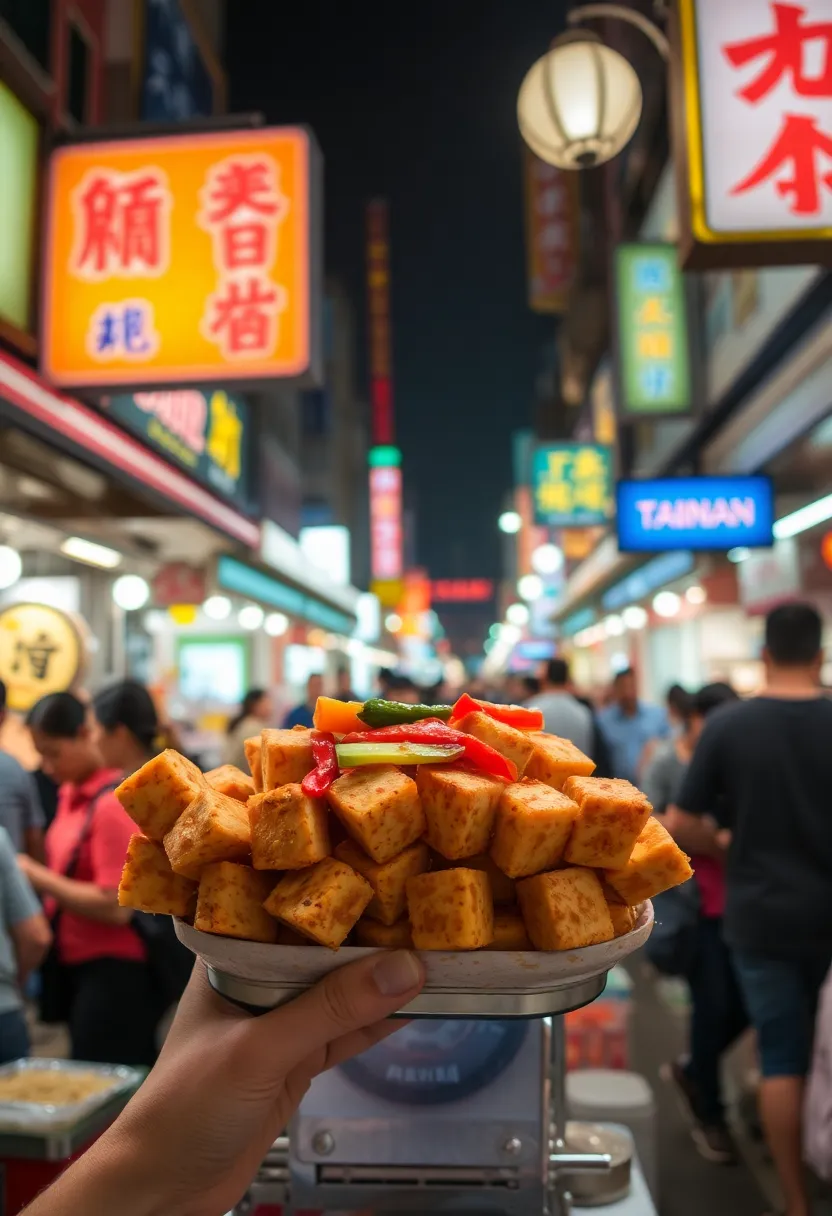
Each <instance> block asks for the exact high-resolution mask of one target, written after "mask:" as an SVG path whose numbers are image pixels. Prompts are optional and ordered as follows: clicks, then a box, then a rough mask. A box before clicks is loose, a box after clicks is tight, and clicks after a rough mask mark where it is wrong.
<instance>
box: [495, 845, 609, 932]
mask: <svg viewBox="0 0 832 1216" xmlns="http://www.w3.org/2000/svg"><path fill="white" fill-rule="evenodd" d="M517 898H518V900H519V902H520V911H521V912H522V914H523V920H524V921H525V923H526V930H527V931H528V934H529V937H530V938H531V939H532V942H533V943H534V945H535V947H536V949H538V950H579V949H580V948H581V947H582V946H594V945H597V944H598V943H599V942H608V941H611V940H612V938H613V937H614V936H615V933H614V930H613V927H612V919H611V917H610V912H609V908H608V907H607V901H606V900H605V899H604V892H603V891H602V890H601V883H600V881H599V879H598V875H597V874H595V873H594V872H593V871H592V870H585V869H580V868H578V867H577V866H576V867H574V868H573V869H568V870H552V871H551V872H550V873H548V874H536V875H535V876H534V877H533V878H524V879H523V881H522V882H518V884H517Z"/></svg>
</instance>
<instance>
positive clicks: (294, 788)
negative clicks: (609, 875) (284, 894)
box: [248, 783, 330, 870]
mask: <svg viewBox="0 0 832 1216" xmlns="http://www.w3.org/2000/svg"><path fill="white" fill-rule="evenodd" d="M248 819H249V824H250V826H251V864H252V865H253V866H254V868H255V870H302V869H303V868H304V866H313V865H315V863H316V862H318V861H323V859H324V858H325V857H328V856H329V854H330V844H329V811H328V810H327V806H326V803H325V802H323V801H322V800H321V799H320V798H309V797H307V795H306V794H304V792H303V788H302V787H301V786H300V785H297V784H295V783H292V784H291V785H282V786H281V787H280V789H277V790H269V791H268V792H267V793H264V794H255V795H254V797H253V798H250V799H249V801H248Z"/></svg>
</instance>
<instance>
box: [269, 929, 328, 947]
mask: <svg viewBox="0 0 832 1216" xmlns="http://www.w3.org/2000/svg"><path fill="white" fill-rule="evenodd" d="M277 944H278V946H303V947H304V948H308V947H310V946H317V945H318V943H317V942H313V941H311V939H310V938H308V937H304V936H303V934H302V933H298V932H297V931H296V930H295V929H290V928H289V926H288V925H281V924H280V923H278V926H277Z"/></svg>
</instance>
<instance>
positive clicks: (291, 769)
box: [261, 728, 315, 790]
mask: <svg viewBox="0 0 832 1216" xmlns="http://www.w3.org/2000/svg"><path fill="white" fill-rule="evenodd" d="M261 738H262V741H263V742H262V752H261V762H262V765H263V789H264V790H276V789H279V788H280V786H281V785H289V784H291V783H292V782H295V781H303V779H304V777H305V776H306V774H307V773H311V772H312V769H313V768H314V767H315V762H314V760H313V759H312V731H311V730H306V729H305V728H301V729H300V730H264V731H263V734H262V736H261Z"/></svg>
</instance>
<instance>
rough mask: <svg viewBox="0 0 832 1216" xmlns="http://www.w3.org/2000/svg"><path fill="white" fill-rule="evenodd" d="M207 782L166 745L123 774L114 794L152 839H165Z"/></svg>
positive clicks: (195, 767) (145, 833)
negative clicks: (138, 766) (129, 773)
mask: <svg viewBox="0 0 832 1216" xmlns="http://www.w3.org/2000/svg"><path fill="white" fill-rule="evenodd" d="M207 784H208V783H207V782H206V780H205V778H204V777H203V775H202V773H201V772H200V771H199V769H198V768H197V766H196V765H195V764H192V763H191V761H190V760H188V759H186V758H185V756H180V754H179V752H175V751H173V750H172V749H171V748H168V749H167V751H164V752H161V753H160V754H159V755H158V756H154V757H153V759H152V760H148V762H147V764H143V765H142V767H141V768H140V769H139V770H138V772H136V773H133V774H132V776H130V777H125V779H124V781H122V783H121V785H120V786H119V787H118V788H117V789H116V791H115V794H116V798H118V800H119V802H120V803H121V805H122V806H123V807H124V809H125V811H126V812H127V814H128V815H129V816H130V818H131V819H132V820H133V822H134V823H135V824H136V825H137V826H138V827H140V828H141V830H142V832H143V833H144V835H145V836H149V837H150V839H151V840H164V838H165V836H166V835H167V833H168V832H169V831H170V830H171V828H172V827H173V825H174V824H175V823H176V821H177V819H178V818H179V816H180V815H181V814H182V812H183V811H184V810H185V807H187V806H188V805H189V804H190V803H191V802H193V800H194V798H196V796H197V794H199V792H200V791H201V790H204V789H205V788H206V787H207Z"/></svg>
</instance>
